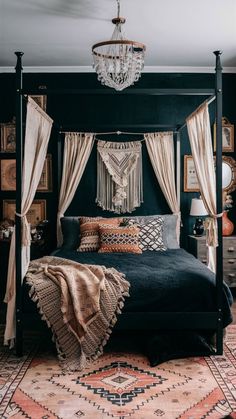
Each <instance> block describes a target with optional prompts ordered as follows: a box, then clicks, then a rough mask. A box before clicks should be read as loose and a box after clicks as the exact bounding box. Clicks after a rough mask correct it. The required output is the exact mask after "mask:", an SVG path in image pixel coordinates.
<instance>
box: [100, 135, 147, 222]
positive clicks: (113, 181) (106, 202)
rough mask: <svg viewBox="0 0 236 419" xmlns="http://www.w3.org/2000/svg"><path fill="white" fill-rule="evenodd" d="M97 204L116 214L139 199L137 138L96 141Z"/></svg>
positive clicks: (129, 209)
mask: <svg viewBox="0 0 236 419" xmlns="http://www.w3.org/2000/svg"><path fill="white" fill-rule="evenodd" d="M96 202H97V204H98V205H99V206H100V207H102V209H104V210H108V211H113V212H115V213H117V214H120V213H125V212H132V211H134V210H135V208H137V207H139V206H140V205H141V203H142V202H143V176H142V144H141V141H132V142H124V143H121V142H109V141H101V140H99V141H98V144H97V198H96Z"/></svg>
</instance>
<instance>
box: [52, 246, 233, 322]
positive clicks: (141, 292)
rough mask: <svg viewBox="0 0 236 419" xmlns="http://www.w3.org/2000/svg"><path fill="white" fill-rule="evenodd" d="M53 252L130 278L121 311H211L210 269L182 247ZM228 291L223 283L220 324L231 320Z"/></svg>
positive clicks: (213, 299) (213, 301)
mask: <svg viewBox="0 0 236 419" xmlns="http://www.w3.org/2000/svg"><path fill="white" fill-rule="evenodd" d="M54 256H59V257H63V258H68V259H72V260H75V261H77V262H80V263H87V264H99V265H104V266H106V267H114V268H115V269H117V270H118V271H120V272H123V273H124V274H125V275H126V279H127V280H128V281H129V282H130V291H129V292H130V298H128V299H127V300H126V302H125V307H124V309H123V312H125V311H126V312H130V311H133V312H135V311H139V312H145V311H159V312H163V311H170V312H172V311H215V295H216V293H215V287H214V275H213V273H212V272H211V271H210V270H209V269H208V268H207V267H206V266H205V265H203V264H202V263H201V262H200V261H199V260H197V259H196V258H195V257H194V256H192V255H190V254H189V253H187V252H186V251H185V250H183V249H177V250H168V251H166V252H150V251H146V252H143V254H141V255H139V254H130V253H127V254H126V253H109V254H106V253H103V254H102V253H96V252H90V253H78V252H76V251H68V250H63V248H61V249H58V250H56V251H55V252H54ZM231 303H232V295H231V292H230V290H229V288H228V287H227V285H226V284H224V286H223V325H224V327H225V326H227V325H228V324H229V323H230V322H231V321H232V317H231V313H230V305H231Z"/></svg>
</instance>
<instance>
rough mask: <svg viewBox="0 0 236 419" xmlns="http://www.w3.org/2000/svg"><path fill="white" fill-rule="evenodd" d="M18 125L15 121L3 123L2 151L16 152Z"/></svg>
mask: <svg viewBox="0 0 236 419" xmlns="http://www.w3.org/2000/svg"><path fill="white" fill-rule="evenodd" d="M15 151H16V126H15V124H14V123H13V122H9V123H6V124H1V152H4V153H15Z"/></svg>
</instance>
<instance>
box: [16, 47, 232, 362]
mask: <svg viewBox="0 0 236 419" xmlns="http://www.w3.org/2000/svg"><path fill="white" fill-rule="evenodd" d="M214 54H215V55H216V73H215V89H150V90H149V89H131V90H130V89H127V90H125V91H122V92H119V93H117V94H134V95H136V94H138V95H202V96H209V100H208V101H207V102H206V105H207V106H208V104H209V103H210V102H212V101H213V100H214V99H215V100H216V144H217V149H216V201H214V199H213V198H212V197H210V198H209V197H208V198H205V201H204V203H205V204H206V207H207V208H208V212H209V213H210V214H211V218H210V221H209V224H210V226H209V232H210V233H209V236H210V239H209V240H210V244H209V246H210V247H209V248H210V249H212V248H216V275H215V276H214V274H213V273H212V272H210V270H208V269H207V268H206V267H204V266H203V265H201V264H200V262H198V261H196V263H197V265H194V267H192V268H191V269H192V270H191V269H190V270H189V276H188V266H190V265H191V264H192V263H195V262H193V259H192V256H190V255H188V254H187V252H185V251H184V250H183V249H176V250H173V248H172V250H170V251H167V252H166V253H165V252H163V253H162V252H159V255H158V256H157V255H155V258H154V257H153V252H151V253H152V255H150V253H149V252H147V253H145V252H144V254H143V255H142V257H143V259H142V261H143V260H145V263H144V265H145V266H144V267H143V268H142V266H141V265H142V263H143V262H142V263H141V262H140V263H141V264H140V265H139V261H140V260H141V259H139V258H140V256H141V255H130V254H123V255H122V258H121V254H120V253H117V254H113V255H112V257H111V256H110V255H108V254H103V255H102V254H99V253H90V254H87V253H84V254H82V253H79V252H76V254H75V252H74V250H72V251H71V249H68V248H67V247H66V246H64V247H63V246H62V247H61V248H60V249H59V250H57V251H56V252H55V253H54V256H58V257H62V258H64V259H67V258H68V259H74V260H75V261H77V262H79V263H86V264H95V265H96V264H99V265H100V264H102V265H105V266H108V267H115V268H117V269H118V270H120V271H124V272H125V273H126V275H127V280H128V281H131V284H132V287H133V294H134V296H133V298H132V299H130V302H129V299H127V303H125V308H124V310H123V312H122V314H121V315H120V316H119V320H118V323H117V328H119V329H126V330H130V329H131V330H141V329H144V330H147V329H149V330H172V331H173V330H182V331H184V330H204V331H206V330H211V331H215V332H216V348H215V350H214V352H213V353H214V354H222V351H223V328H224V327H225V326H226V325H227V324H228V323H229V322H230V321H231V317H230V308H229V306H230V292H229V291H228V290H227V287H226V286H225V285H224V284H223V279H222V278H223V271H222V237H221V230H222V219H221V213H222V193H221V190H222V74H221V72H222V69H221V63H220V54H221V52H220V51H215V52H214ZM16 55H17V65H16V137H17V141H16V154H17V163H16V164H17V188H16V226H15V230H16V233H15V262H16V263H15V278H16V285H15V286H16V351H17V354H21V353H22V338H23V324H24V318H23V317H24V316H23V314H24V313H23V312H24V310H23V308H24V307H23V298H22V293H23V287H22V278H21V272H24V269H23V266H22V251H21V249H22V241H21V231H22V227H21V225H22V218H23V219H24V218H25V214H26V212H27V208H28V206H27V205H29V202H30V200H29V199H28V198H27V197H24V194H23V198H22V179H23V180H24V179H25V176H26V175H25V173H22V164H23V135H22V98H23V96H24V95H30V94H31V93H35V92H28V91H25V90H24V88H23V85H22V63H21V59H22V55H23V53H21V52H17V53H16ZM57 92H58V91H50V90H48V91H47V90H46V91H44V94H48V95H50V94H54V93H57ZM60 93H62V94H74V93H77V94H82V95H83V94H86V95H87V94H108V93H109V92H108V91H107V90H106V89H104V90H103V89H99V90H95V91H94V90H92V89H91V90H89V89H80V90H79V91H78V90H76V89H73V90H68V89H67V90H60ZM204 106H205V105H204ZM207 106H206V107H207ZM204 112H205V107H204ZM192 115H193V114H192ZM192 115H191V116H192ZM47 122H48V125H50V124H51V123H52V121H51V120H50V118H48V121H47ZM194 124H196V127H195V126H194V127H193V126H191V125H194ZM185 125H186V124H185V123H184V124H183V125H182V126H180V125H178V126H175V127H171V129H172V130H173V131H174V139H175V141H176V157H177V159H176V167H177V170H176V174H175V173H174V172H173V173H172V175H171V176H172V177H173V178H174V177H176V182H177V191H176V192H177V193H176V196H174V197H173V194H172V193H171V194H170V196H168V193H167V194H166V195H165V197H166V199H167V202H168V204H169V206H170V208H171V210H172V212H173V213H178V212H179V204H180V133H181V130H182V128H183V127H184V126H185ZM187 125H188V129H189V133H190V134H189V135H190V141H191V146H192V152H193V154H195V158H196V161H198V162H199V160H198V155H199V154H200V155H201V153H202V151H201V150H200V151H199V150H198V148H197V145H196V142H195V140H194V136H195V131H194V130H195V129H198V127H197V122H196V120H195V119H192V118H190V117H189V119H187ZM98 128H99V127H98ZM131 128H133V129H135V128H137V126H133V127H131ZM163 128H170V127H164V126H163V125H156V126H155V130H159V129H160V130H162V129H163ZM45 129H49V128H45ZM146 129H148V127H146ZM62 130H63V129H62ZM62 130H61V131H62ZM208 131H209V130H208ZM118 133H119V132H118ZM208 134H209V132H208ZM86 135H87V137H88V138H87V139H88V141H90V144H89V146H88V147H89V148H91V147H92V145H93V139H92V136H91V134H86ZM209 138H210V136H209V135H208V140H209ZM145 140H146V141H147V142H146V144H148V147H149V148H150V155H151V154H152V155H153V156H154V158H153V167H154V166H155V150H154V151H153V150H151V149H152V147H154V144H155V143H157V141H156V137H155V133H153V134H150V135H149V136H148V135H147V138H145ZM46 147H47V143H46V146H44V151H43V152H44V153H45V149H46ZM205 152H206V153H208V151H207V150H205ZM209 153H210V151H209ZM211 158H213V156H209V159H211ZM80 159H81V157H80ZM60 160H61V156H60V146H59V153H58V161H60ZM82 164H83V165H85V164H86V159H85V161H83V163H82ZM77 165H78V163H77ZM74 166H75V168H74V169H75V170H76V171H77V172H78V173H77V175H78V178H79V179H80V177H81V176H82V172H83V170H82V169H81V167H76V162H74ZM80 166H81V165H80ZM197 170H198V177H199V178H200V180H201V177H203V178H202V180H201V184H202V189H203V192H204V196H207V193H208V192H207V191H206V190H204V189H206V188H207V185H206V182H205V177H204V175H205V172H204V170H206V168H204V167H203V165H201V161H200V162H199V167H198V168H197ZM154 171H155V174H156V177H157V178H158V180H159V181H160V182H161V180H163V176H165V172H163V173H161V171H160V167H159V166H158V165H157V164H156V167H155V168H154ZM59 177H60V173H59ZM213 177H214V176H213ZM36 181H37V180H36ZM62 184H63V176H62ZM36 186H37V185H36ZM214 187H215V185H214ZM74 188H75V187H74ZM62 189H63V188H62ZM62 189H61V191H62ZM64 190H65V191H64V192H65V193H67V194H69V195H71V196H69V197H68V196H67V200H72V198H73V194H74V191H73V190H70V191H69V192H68V190H67V189H66V185H64ZM64 195H65V194H64ZM212 195H214V193H213V192H212ZM27 199H28V200H27ZM32 199H33V197H32ZM68 205H69V204H68V202H67V204H65V197H63V193H61V195H60V199H59V213H58V219H61V218H62V216H63V214H64V212H65V210H66V208H68ZM62 219H63V218H62ZM216 227H218V232H219V238H218V246H217V237H216V235H215V234H216V232H215V230H214V229H216ZM58 236H60V229H58ZM25 240H26V241H25V242H23V247H24V245H27V246H28V244H29V243H28V242H27V238H25ZM60 240H61V237H59V241H60ZM71 252H72V253H73V252H74V254H72V253H71ZM157 253H158V252H157ZM171 254H172V259H171ZM173 255H174V256H173ZM179 255H180V256H179ZM179 257H180V259H179ZM173 258H174V259H173ZM181 258H182V259H181ZM173 260H175V263H174V264H173ZM121 261H122V263H121ZM148 266H149V267H150V270H149V271H147V270H146V268H147V267H148ZM157 266H159V268H160V269H159V270H163V273H162V276H161V277H160V278H159V277H158V275H159V274H158V272H156V270H157V269H158V268H157ZM166 266H169V270H168V269H167V268H166ZM180 266H185V268H186V272H187V276H186V277H183V274H184V272H183V269H180ZM122 267H123V269H122ZM139 268H140V270H141V279H140V278H139V279H138V281H137V283H138V282H139V283H140V284H141V289H142V292H143V293H144V294H145V292H146V291H145V289H144V288H142V287H143V283H142V276H143V277H144V276H146V277H147V278H148V279H149V280H150V283H149V285H150V287H151V295H152V297H153V295H154V294H155V296H156V298H157V301H156V300H155V299H154V300H153V299H151V300H150V294H149V296H148V297H147V299H146V300H145V301H143V303H142V302H141V301H140V294H139V293H140V290H139V291H138V289H137V288H136V285H137V283H136V284H135V279H136V278H135V275H136V274H135V269H136V272H137V269H138V270H139ZM194 270H196V271H198V272H200V274H199V275H200V276H199V275H198V277H197V279H198V280H199V278H200V283H202V286H203V288H204V287H205V286H206V288H208V291H207V290H205V291H202V293H201V297H202V301H201V304H200V305H198V306H197V308H194V307H193V305H192V302H193V301H194V290H196V288H194V287H193V288H192V285H191V281H190V279H191V280H192V279H194V276H195V274H194ZM151 271H154V272H156V278H159V279H158V280H157V281H155V275H154V277H153V273H152V275H151ZM24 273H25V272H24ZM178 275H179V278H178V279H176V278H177V276H178ZM168 276H169V277H170V278H171V280H173V283H172V291H170V290H169V296H170V299H169V303H168V304H165V303H167V301H168V299H167V300H165V297H166V296H167V295H168V291H167V290H165V291H163V294H161V293H160V294H159V295H158V293H159V291H158V290H160V287H159V288H158V285H157V284H158V281H159V282H161V281H163V278H165V277H166V278H168ZM153 278H154V279H153ZM195 279H196V278H195ZM176 280H177V282H179V283H182V285H181V286H183V287H184V288H185V297H186V298H185V299H184V300H183V304H185V310H181V307H180V305H177V306H175V304H174V295H175V292H176V290H178V287H179V285H178V284H177V282H176ZM183 284H184V285H183ZM159 285H160V283H159ZM194 286H195V287H196V281H195V285H194ZM169 287H170V288H171V281H170V283H169ZM189 287H190V288H189ZM198 288H199V284H198ZM190 289H191V292H192V299H190V300H189V301H190V304H189V305H188V304H187V301H188V293H189V292H190ZM179 290H180V291H179V292H180V294H181V293H182V291H183V288H181V287H180V288H179ZM171 293H172V294H171ZM204 293H205V295H204ZM210 294H211V297H210V302H209V305H207V304H206V300H208V297H209V295H210ZM135 295H136V297H135ZM179 297H180V296H179ZM162 299H163V301H161V300H162ZM200 299H201V298H200ZM135 301H136V302H135ZM163 302H164V305H165V308H163ZM171 302H172V303H173V305H172V307H171V304H172V303H171ZM136 303H137V304H136ZM138 303H139V304H138ZM8 304H9V303H8ZM147 306H148V307H149V308H148V309H147ZM173 306H174V308H173ZM156 307H158V311H157V308H156Z"/></svg>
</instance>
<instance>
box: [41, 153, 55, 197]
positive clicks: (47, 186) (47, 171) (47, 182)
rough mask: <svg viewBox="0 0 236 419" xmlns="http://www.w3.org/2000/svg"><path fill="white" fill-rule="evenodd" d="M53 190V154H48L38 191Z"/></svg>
mask: <svg viewBox="0 0 236 419" xmlns="http://www.w3.org/2000/svg"><path fill="white" fill-rule="evenodd" d="M51 191H52V155H51V154H48V155H47V157H46V159H45V162H44V166H43V171H42V175H41V178H40V181H39V184H38V187H37V192H51Z"/></svg>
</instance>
